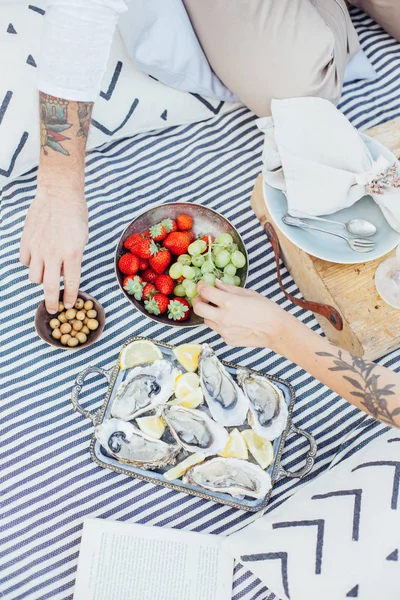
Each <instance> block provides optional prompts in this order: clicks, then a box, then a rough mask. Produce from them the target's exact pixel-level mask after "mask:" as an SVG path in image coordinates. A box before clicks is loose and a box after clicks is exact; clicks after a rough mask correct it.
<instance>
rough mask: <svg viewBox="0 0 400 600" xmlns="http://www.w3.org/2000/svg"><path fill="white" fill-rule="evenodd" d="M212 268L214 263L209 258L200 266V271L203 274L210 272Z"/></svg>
mask: <svg viewBox="0 0 400 600" xmlns="http://www.w3.org/2000/svg"><path fill="white" fill-rule="evenodd" d="M214 269H215V267H214V263H213V262H212V261H211V260H206V261H205V262H204V263H203V265H202V267H201V272H202V273H203V275H204V274H205V273H212V272H213V271H214Z"/></svg>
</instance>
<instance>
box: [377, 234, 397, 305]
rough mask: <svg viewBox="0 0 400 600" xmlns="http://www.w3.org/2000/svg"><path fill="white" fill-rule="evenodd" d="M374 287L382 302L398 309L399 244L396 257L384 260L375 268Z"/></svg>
mask: <svg viewBox="0 0 400 600" xmlns="http://www.w3.org/2000/svg"><path fill="white" fill-rule="evenodd" d="M375 286H376V290H377V292H378V294H379V295H380V297H381V298H382V300H384V301H385V302H386V303H387V304H389V305H390V306H393V308H400V244H399V245H398V246H397V249H396V256H391V257H390V258H388V259H386V260H384V261H383V262H382V263H381V264H380V265H379V267H378V268H377V270H376V273H375Z"/></svg>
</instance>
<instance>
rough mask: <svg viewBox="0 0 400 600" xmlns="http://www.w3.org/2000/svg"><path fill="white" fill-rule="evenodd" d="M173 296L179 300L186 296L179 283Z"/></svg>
mask: <svg viewBox="0 0 400 600" xmlns="http://www.w3.org/2000/svg"><path fill="white" fill-rule="evenodd" d="M174 294H175V296H179V298H183V297H184V296H186V290H185V288H184V287H183V285H182V284H181V283H179V284H178V285H176V286H175V288H174Z"/></svg>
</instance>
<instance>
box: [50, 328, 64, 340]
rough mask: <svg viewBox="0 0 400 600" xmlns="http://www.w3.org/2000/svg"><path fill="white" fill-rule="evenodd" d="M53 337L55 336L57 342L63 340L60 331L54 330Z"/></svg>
mask: <svg viewBox="0 0 400 600" xmlns="http://www.w3.org/2000/svg"><path fill="white" fill-rule="evenodd" d="M51 335H52V336H53V338H54V339H55V340H59V339H61V335H62V333H61V331H60V330H59V329H53V331H52V332H51Z"/></svg>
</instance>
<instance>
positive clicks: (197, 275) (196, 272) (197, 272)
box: [193, 267, 202, 281]
mask: <svg viewBox="0 0 400 600" xmlns="http://www.w3.org/2000/svg"><path fill="white" fill-rule="evenodd" d="M193 268H194V277H193V279H194V280H195V281H199V279H201V277H202V272H201V269H199V268H198V267H193Z"/></svg>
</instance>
